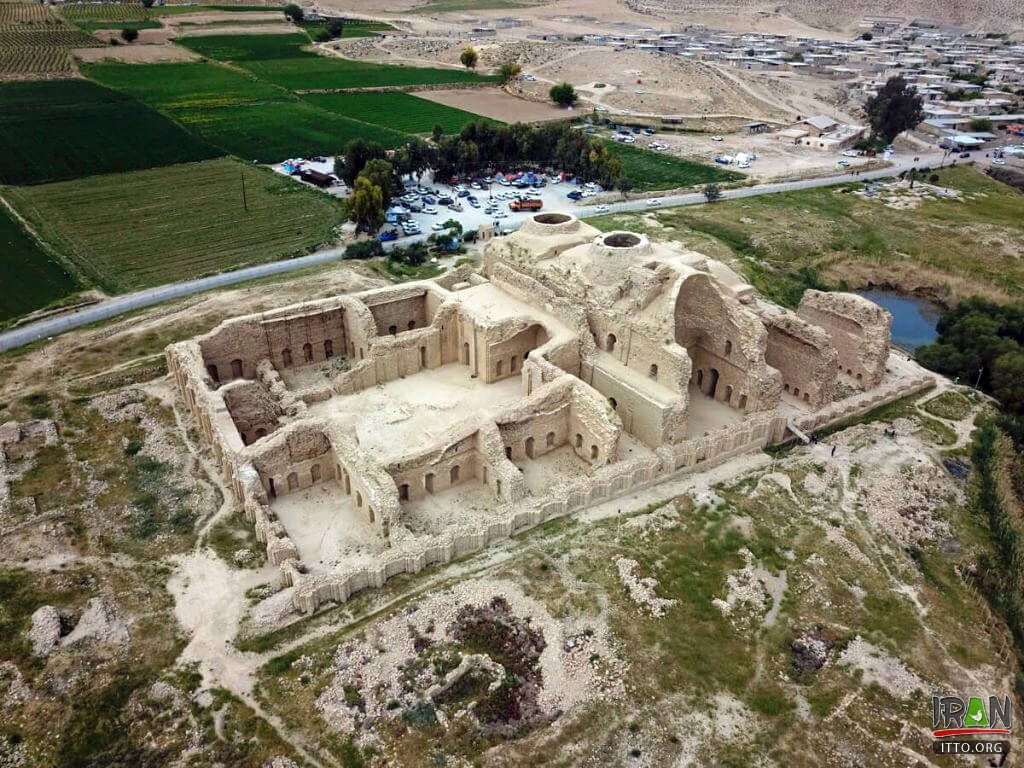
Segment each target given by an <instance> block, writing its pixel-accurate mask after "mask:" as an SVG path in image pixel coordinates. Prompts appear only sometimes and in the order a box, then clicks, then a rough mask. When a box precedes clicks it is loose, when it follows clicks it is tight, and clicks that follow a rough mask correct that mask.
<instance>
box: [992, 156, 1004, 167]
mask: <svg viewBox="0 0 1024 768" xmlns="http://www.w3.org/2000/svg"><path fill="white" fill-rule="evenodd" d="M992 162H993V164H995V165H1006V161H1005V160H1003V158H1001V157H997V158H996V159H995V160H993V161H992Z"/></svg>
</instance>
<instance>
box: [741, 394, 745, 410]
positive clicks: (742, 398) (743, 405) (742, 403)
mask: <svg viewBox="0 0 1024 768" xmlns="http://www.w3.org/2000/svg"><path fill="white" fill-rule="evenodd" d="M746 409H747V396H746V395H740V410H741V411H745V410H746Z"/></svg>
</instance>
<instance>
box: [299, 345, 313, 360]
mask: <svg viewBox="0 0 1024 768" xmlns="http://www.w3.org/2000/svg"><path fill="white" fill-rule="evenodd" d="M302 359H303V360H305V361H306V362H307V363H312V362H313V345H312V344H310V343H309V342H308V341H307V342H306V343H305V344H303V345H302Z"/></svg>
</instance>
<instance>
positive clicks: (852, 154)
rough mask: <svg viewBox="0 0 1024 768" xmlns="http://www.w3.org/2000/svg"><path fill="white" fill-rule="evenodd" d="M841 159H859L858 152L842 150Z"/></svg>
mask: <svg viewBox="0 0 1024 768" xmlns="http://www.w3.org/2000/svg"><path fill="white" fill-rule="evenodd" d="M843 157H860V152H858V151H857V150H856V149H844V150H843Z"/></svg>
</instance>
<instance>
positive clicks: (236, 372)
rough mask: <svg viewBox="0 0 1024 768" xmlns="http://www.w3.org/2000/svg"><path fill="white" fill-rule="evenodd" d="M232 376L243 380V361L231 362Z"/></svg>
mask: <svg viewBox="0 0 1024 768" xmlns="http://www.w3.org/2000/svg"><path fill="white" fill-rule="evenodd" d="M231 375H232V376H234V377H235V378H236V379H240V378H242V361H241V360H238V359H235V360H232V361H231Z"/></svg>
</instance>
